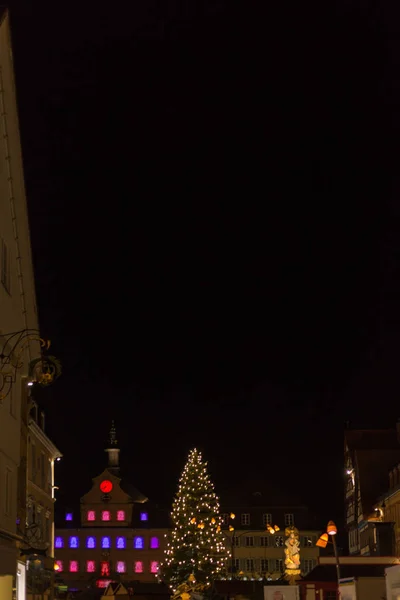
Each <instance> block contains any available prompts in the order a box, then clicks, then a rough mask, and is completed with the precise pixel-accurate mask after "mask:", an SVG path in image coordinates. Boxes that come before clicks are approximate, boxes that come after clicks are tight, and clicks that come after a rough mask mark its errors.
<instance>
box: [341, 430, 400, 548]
mask: <svg viewBox="0 0 400 600" xmlns="http://www.w3.org/2000/svg"><path fill="white" fill-rule="evenodd" d="M399 433H400V432H399V424H398V427H397V429H395V428H393V429H384V430H382V429H379V430H375V429H368V430H352V429H346V430H345V440H344V470H345V523H346V526H347V531H348V540H349V554H350V555H363V556H371V555H380V556H382V555H385V554H386V555H388V554H389V555H390V554H391V553H392V552H391V550H392V551H394V550H393V549H392V543H391V540H392V537H393V531H392V527H391V526H390V525H389V524H388V523H386V524H385V523H384V522H385V520H386V521H387V519H384V518H382V514H381V511H380V509H379V507H378V506H377V504H376V503H377V500H378V498H379V497H381V496H382V494H384V492H385V491H386V490H387V487H388V473H389V472H390V471H391V472H393V469H394V467H395V466H396V465H397V464H399V462H400V443H399V437H400V436H399ZM390 504H391V503H390ZM375 509H376V510H375ZM389 512H390V511H389Z"/></svg>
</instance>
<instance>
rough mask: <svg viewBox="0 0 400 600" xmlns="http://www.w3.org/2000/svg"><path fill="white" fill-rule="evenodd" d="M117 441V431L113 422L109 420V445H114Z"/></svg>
mask: <svg viewBox="0 0 400 600" xmlns="http://www.w3.org/2000/svg"><path fill="white" fill-rule="evenodd" d="M117 443H118V440H117V432H116V430H115V423H114V421H111V429H110V446H111V447H112V446H116V445H117Z"/></svg>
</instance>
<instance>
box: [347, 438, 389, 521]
mask: <svg viewBox="0 0 400 600" xmlns="http://www.w3.org/2000/svg"><path fill="white" fill-rule="evenodd" d="M399 461H400V448H398V449H396V450H357V451H356V464H357V472H358V476H359V486H360V493H361V503H362V510H363V513H364V515H366V514H367V513H368V514H369V513H370V512H371V511H372V508H373V506H374V504H375V503H376V500H377V498H378V497H379V496H381V495H382V494H383V493H384V492H385V491H386V490H387V489H388V487H389V481H388V476H389V471H390V470H391V469H392V468H393V466H394V465H396V464H397V463H398V462H399Z"/></svg>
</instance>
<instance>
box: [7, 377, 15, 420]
mask: <svg viewBox="0 0 400 600" xmlns="http://www.w3.org/2000/svg"><path fill="white" fill-rule="evenodd" d="M8 396H9V398H10V415H11V416H12V417H14V419H16V418H17V399H16V394H15V390H14V386H13V385H12V384H11V386H10V391H9V392H8Z"/></svg>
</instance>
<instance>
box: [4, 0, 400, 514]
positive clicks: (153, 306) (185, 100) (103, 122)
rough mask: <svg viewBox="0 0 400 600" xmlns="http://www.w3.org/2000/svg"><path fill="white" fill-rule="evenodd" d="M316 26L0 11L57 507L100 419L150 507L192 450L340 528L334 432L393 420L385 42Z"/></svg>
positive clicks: (355, 7) (365, 9)
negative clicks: (48, 378) (5, 20)
mask: <svg viewBox="0 0 400 600" xmlns="http://www.w3.org/2000/svg"><path fill="white" fill-rule="evenodd" d="M132 4H134V7H132ZM323 4H326V3H323ZM328 4H329V6H321V3H320V2H311V3H298V2H293V3H282V2H277V3H261V2H251V1H247V2H243V3H240V2H239V3H235V2H231V1H228V0H226V1H224V0H214V1H213V2H212V1H210V0H209V1H208V0H202V1H200V0H199V1H196V0H192V1H190V2H189V1H187V2H183V1H180V2H178V0H176V1H172V0H161V1H156V0H153V1H147V2H145V1H144V0H137V1H136V2H135V3H126V4H125V5H124V4H122V5H118V6H117V7H116V8H111V7H110V6H111V5H110V4H108V5H107V7H106V6H102V5H100V4H96V5H89V4H87V5H86V4H85V7H84V8H81V7H80V6H79V9H78V8H76V9H74V10H72V9H71V6H67V5H64V6H63V12H61V9H60V5H59V4H54V3H51V4H50V3H41V6H40V7H35V9H34V10H33V8H27V7H26V6H25V5H23V4H20V5H18V4H16V5H15V7H14V8H13V9H12V12H11V17H12V26H13V32H14V35H13V40H14V54H15V63H16V70H17V89H18V98H19V106H20V116H21V128H22V141H23V152H24V159H25V168H26V181H27V192H28V199H29V210H30V217H31V227H32V243H33V255H34V262H35V271H36V277H37V294H38V302H39V310H40V321H41V328H42V333H43V335H44V336H46V337H49V338H51V340H52V342H53V352H54V354H56V355H57V356H58V357H59V358H60V360H61V361H62V364H63V370H64V372H63V376H62V378H60V379H59V381H57V383H56V384H55V385H54V386H53V388H52V389H51V390H50V389H49V390H46V392H45V393H43V394H41V396H40V401H41V402H42V404H43V405H44V407H45V408H46V412H47V419H48V432H49V434H50V435H51V436H52V438H53V439H54V441H55V443H56V444H57V445H58V447H59V448H60V450H61V451H62V452H63V454H64V459H63V464H62V466H60V468H59V474H58V477H59V484H60V486H61V490H60V500H61V501H70V499H72V498H74V497H75V498H77V497H79V496H80V495H81V494H83V493H84V492H85V491H86V490H87V488H88V486H89V484H90V478H91V477H92V476H95V475H96V474H97V473H98V472H99V470H100V469H101V468H102V467H103V464H104V455H103V448H104V442H105V440H106V437H107V432H108V430H109V426H110V421H111V419H112V418H114V419H115V421H116V425H117V430H118V437H119V441H120V444H121V448H122V451H123V452H122V457H123V462H124V466H125V468H126V470H127V472H128V473H129V475H130V478H131V479H132V481H133V483H135V484H136V485H137V486H138V487H139V488H141V489H142V490H143V492H145V493H146V494H147V495H149V496H150V497H151V498H152V499H154V500H159V501H167V502H169V501H170V498H171V494H172V492H173V491H174V489H175V485H176V480H177V477H178V475H179V473H180V471H181V468H182V466H183V463H184V461H185V457H186V453H187V451H188V450H189V449H190V447H192V446H195V445H196V446H198V447H200V448H202V449H203V451H204V454H205V456H206V458H208V459H209V461H210V468H211V470H212V473H213V476H214V479H215V482H216V484H217V491H218V492H219V493H220V494H221V493H223V491H224V489H226V488H227V487H228V486H232V485H237V486H239V487H242V486H243V485H245V482H246V481H247V480H248V479H253V480H254V479H260V480H264V481H267V482H268V481H269V482H271V485H272V483H273V485H274V486H278V487H282V488H288V487H289V488H290V486H292V489H293V490H296V492H298V491H299V490H301V492H302V498H303V500H304V502H306V503H307V502H309V503H312V504H314V505H316V504H318V502H319V500H320V488H317V481H319V480H320V478H321V475H323V476H324V477H326V485H327V494H326V496H327V498H326V503H325V502H324V506H323V507H321V505H320V504H319V507H318V508H319V509H320V510H321V511H322V512H323V516H324V518H325V516H326V517H328V516H330V515H331V514H333V513H334V514H335V515H337V514H339V515H340V514H341V512H342V506H341V501H342V474H343V467H342V439H343V427H344V422H345V421H347V420H350V421H351V422H352V423H353V424H357V423H361V424H366V425H368V424H369V425H376V424H378V423H380V422H385V423H384V424H386V422H387V423H389V424H390V423H391V419H393V421H394V420H395V419H396V418H397V416H398V415H399V411H398V409H397V408H396V406H397V400H398V395H399V392H400V389H399V388H400V386H399V382H398V364H399V359H400V356H399V350H398V347H399V343H398V342H399V322H398V310H399V300H400V298H399V292H400V287H399V284H398V279H399V251H400V244H399V239H400V238H399V234H400V231H399V207H398V202H397V196H398V191H399V189H398V185H397V182H396V180H395V173H396V169H397V167H396V160H397V158H398V157H397V148H398V144H397V143H396V138H397V139H398V134H399V128H398V124H399V123H398V120H399V117H398V114H399V112H398V101H399V59H400V54H399V48H398V41H395V38H396V35H397V34H398V31H396V27H398V23H399V19H398V15H397V14H395V13H396V11H397V9H395V7H394V4H395V3H389V2H383V1H382V2H375V3H372V2H371V3H357V2H355V1H353V0H346V1H345V0H337V2H336V3H335V2H334V3H328ZM260 5H261V6H260ZM265 5H267V6H265ZM269 5H271V6H269ZM128 6H129V8H127V7H128ZM396 23H397V24H396ZM397 39H399V37H398V35H397ZM317 489H318V501H316V499H315V492H316V490H317ZM288 501H290V494H289V495H288Z"/></svg>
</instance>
